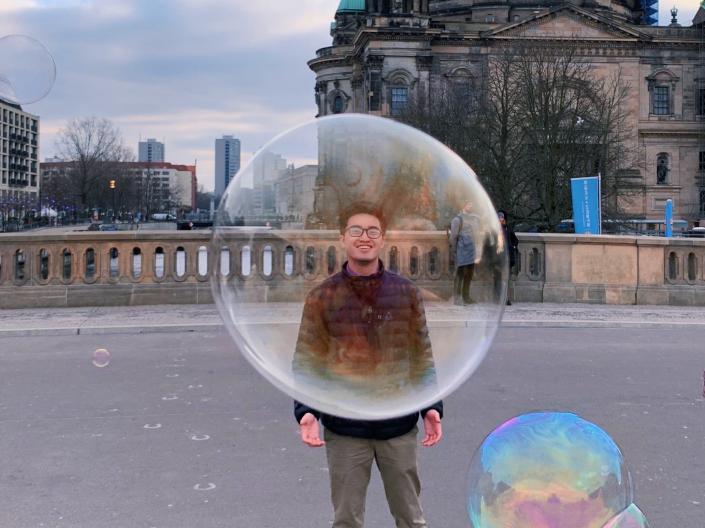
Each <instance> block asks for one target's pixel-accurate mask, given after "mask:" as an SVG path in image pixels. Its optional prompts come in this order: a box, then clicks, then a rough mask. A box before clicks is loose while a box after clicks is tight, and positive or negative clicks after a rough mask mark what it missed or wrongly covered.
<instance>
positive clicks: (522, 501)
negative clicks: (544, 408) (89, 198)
mask: <svg viewBox="0 0 705 528" xmlns="http://www.w3.org/2000/svg"><path fill="white" fill-rule="evenodd" d="M631 505H632V487H631V478H630V475H629V472H628V470H627V468H626V466H625V464H624V460H623V457H622V453H621V451H620V450H619V448H618V447H617V445H616V444H615V443H614V441H613V440H612V439H611V438H610V436H609V435H608V434H607V433H606V432H605V431H603V430H602V429H600V428H599V427H598V426H596V425H595V424H592V423H590V422H588V421H586V420H584V419H582V418H580V417H579V416H577V415H575V414H572V413H560V412H542V413H530V414H525V415H522V416H519V417H516V418H512V419H511V420H509V421H508V422H506V423H504V424H503V425H501V426H500V427H498V428H497V429H495V430H494V431H493V432H492V433H490V435H489V436H488V437H487V438H485V440H484V441H483V442H482V445H481V446H480V448H479V449H478V450H477V452H476V453H475V456H474V458H473V461H472V464H471V468H470V478H469V496H468V504H467V507H468V514H469V515H470V520H471V522H472V524H473V526H474V527H475V528H505V527H507V526H511V527H512V528H552V527H556V526H570V527H571V528H602V527H604V526H605V525H606V524H607V523H608V522H610V521H612V522H617V520H616V519H615V517H617V518H619V517H618V516H620V515H622V520H625V519H628V518H629V516H630V515H633V514H635V512H634V510H633V508H635V507H633V508H632V510H631V512H630V511H629V510H627V508H629V507H630V506H631ZM625 510H626V513H625ZM636 511H637V512H638V509H637V510H636ZM625 522H626V521H625ZM610 526H612V525H610ZM613 526H631V525H630V524H624V525H623V524H615V525H613Z"/></svg>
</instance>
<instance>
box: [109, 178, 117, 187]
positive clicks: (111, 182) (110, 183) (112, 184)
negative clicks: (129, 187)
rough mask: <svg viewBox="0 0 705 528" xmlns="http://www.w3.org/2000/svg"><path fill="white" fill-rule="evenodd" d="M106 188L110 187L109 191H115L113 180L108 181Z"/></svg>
mask: <svg viewBox="0 0 705 528" xmlns="http://www.w3.org/2000/svg"><path fill="white" fill-rule="evenodd" d="M108 187H110V188H111V189H115V188H116V187H117V185H116V183H115V180H110V181H109V182H108Z"/></svg>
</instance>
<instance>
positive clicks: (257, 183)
mask: <svg viewBox="0 0 705 528" xmlns="http://www.w3.org/2000/svg"><path fill="white" fill-rule="evenodd" d="M286 171H287V161H286V159H284V158H283V157H282V156H281V155H279V154H276V153H274V152H264V153H261V154H260V155H258V156H257V157H256V158H255V159H254V160H253V167H252V209H251V213H252V214H253V215H255V216H261V217H267V216H274V215H276V214H277V205H276V195H275V189H274V186H275V184H276V182H277V181H279V179H280V178H281V177H282V176H283V175H285V173H286Z"/></svg>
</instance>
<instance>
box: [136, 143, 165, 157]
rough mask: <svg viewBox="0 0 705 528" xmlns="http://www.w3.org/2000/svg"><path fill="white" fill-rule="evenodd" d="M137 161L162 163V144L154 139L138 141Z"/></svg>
mask: <svg viewBox="0 0 705 528" xmlns="http://www.w3.org/2000/svg"><path fill="white" fill-rule="evenodd" d="M138 161H142V162H152V163H163V162H164V143H162V142H161V141H157V140H156V139H154V138H149V139H148V140H147V141H140V143H139V154H138Z"/></svg>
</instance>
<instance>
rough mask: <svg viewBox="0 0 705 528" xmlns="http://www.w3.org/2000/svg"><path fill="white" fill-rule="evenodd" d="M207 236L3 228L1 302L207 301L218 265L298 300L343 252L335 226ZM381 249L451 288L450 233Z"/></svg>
mask: <svg viewBox="0 0 705 528" xmlns="http://www.w3.org/2000/svg"><path fill="white" fill-rule="evenodd" d="M290 241H296V242H295V243H292V242H290ZM210 242H211V233H210V231H173V232H165V231H154V232H149V231H132V232H90V233H89V232H75V233H69V234H56V235H31V234H30V235H27V234H11V235H3V236H2V237H0V308H19V307H32V306H100V305H138V304H169V303H183V304H186V303H192V304H198V303H211V302H213V299H212V295H211V290H210V284H209V276H210V273H211V271H212V270H214V269H218V270H219V271H218V272H219V273H220V274H221V276H222V277H223V278H224V279H226V280H227V279H230V278H233V277H238V278H239V279H241V280H245V281H252V284H253V288H251V290H252V291H253V294H255V295H258V296H259V297H260V298H261V299H269V300H293V299H302V298H303V295H304V294H305V292H307V291H308V290H309V289H310V288H311V287H312V286H313V285H314V284H316V283H317V282H320V281H321V280H323V279H324V278H325V277H327V276H328V275H329V274H331V273H333V272H335V271H338V270H339V269H340V266H341V265H342V262H343V259H344V255H343V254H342V249H341V247H340V244H339V241H338V233H337V232H336V231H303V232H291V231H282V230H271V231H266V232H259V233H258V234H257V235H256V236H255V237H253V236H252V234H251V233H248V232H247V231H244V230H239V231H238V230H233V231H232V232H229V233H228V234H227V235H226V236H225V238H224V240H223V247H221V248H219V249H217V248H216V249H213V248H211V243H210ZM382 258H383V260H384V262H385V264H386V265H387V267H388V268H390V269H391V270H393V271H397V272H399V273H401V274H402V275H404V276H407V277H409V278H411V279H412V280H414V281H415V282H416V283H417V284H418V285H419V286H420V287H422V288H424V289H427V290H429V291H431V292H434V293H435V294H438V295H444V296H449V295H450V290H449V286H448V284H449V283H450V280H449V279H450V278H451V272H450V265H449V262H448V251H447V240H446V235H445V233H443V232H403V233H401V232H389V233H388V236H387V238H386V246H385V248H384V250H383V254H382ZM216 259H218V266H217V268H216V267H215V263H216ZM442 279H445V280H442Z"/></svg>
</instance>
